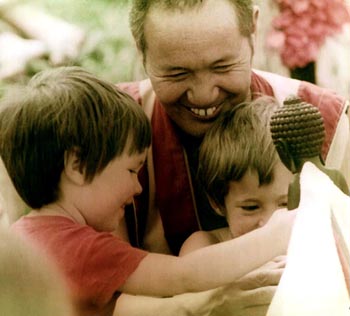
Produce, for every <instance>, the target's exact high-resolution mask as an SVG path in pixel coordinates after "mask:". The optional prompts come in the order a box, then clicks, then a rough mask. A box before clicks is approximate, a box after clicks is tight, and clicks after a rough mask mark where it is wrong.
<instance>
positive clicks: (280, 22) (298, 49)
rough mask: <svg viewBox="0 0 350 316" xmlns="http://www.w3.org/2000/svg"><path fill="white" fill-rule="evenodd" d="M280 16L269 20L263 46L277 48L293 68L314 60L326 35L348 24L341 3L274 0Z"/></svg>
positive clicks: (349, 16)
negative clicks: (268, 28) (265, 42)
mask: <svg viewBox="0 0 350 316" xmlns="http://www.w3.org/2000/svg"><path fill="white" fill-rule="evenodd" d="M275 1H276V3H277V4H278V6H279V9H280V14H279V15H278V16H277V17H275V18H274V19H273V21H272V30H271V32H270V33H269V35H268V37H267V46H268V47H270V48H273V49H277V50H278V51H279V52H280V54H281V58H282V61H283V63H284V64H285V65H286V66H287V67H289V68H291V69H293V68H295V67H304V66H305V65H307V64H308V63H309V62H312V61H315V60H316V58H317V55H318V51H319V49H320V47H321V46H322V44H323V43H324V41H325V38H326V37H327V36H329V35H333V34H335V33H336V32H339V31H341V29H342V26H343V24H344V23H347V22H350V14H349V9H348V8H347V7H346V5H345V3H344V0H275Z"/></svg>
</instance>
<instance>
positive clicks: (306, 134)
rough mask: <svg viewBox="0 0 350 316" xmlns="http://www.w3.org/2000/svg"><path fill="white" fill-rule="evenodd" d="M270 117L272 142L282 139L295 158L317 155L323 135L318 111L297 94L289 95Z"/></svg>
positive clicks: (319, 152) (321, 121)
mask: <svg viewBox="0 0 350 316" xmlns="http://www.w3.org/2000/svg"><path fill="white" fill-rule="evenodd" d="M283 105H284V106H283V107H281V108H279V109H278V110H276V111H275V113H274V114H273V116H272V117H271V121H270V127H271V134H272V138H273V141H274V143H275V144H276V143H277V142H278V141H284V143H285V144H286V145H287V147H288V150H289V152H290V154H291V155H292V156H293V157H295V158H309V157H315V156H319V155H320V154H321V148H322V144H323V141H324V137H325V130H324V125H323V119H322V116H321V113H320V111H319V110H318V108H317V107H315V106H313V105H312V104H309V103H306V102H303V101H302V100H301V99H300V98H299V97H297V96H290V97H288V98H287V99H285V101H284V102H283Z"/></svg>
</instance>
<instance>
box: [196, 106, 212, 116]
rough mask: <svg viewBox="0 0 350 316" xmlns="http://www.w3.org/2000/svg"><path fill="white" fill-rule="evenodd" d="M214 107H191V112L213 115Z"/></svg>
mask: <svg viewBox="0 0 350 316" xmlns="http://www.w3.org/2000/svg"><path fill="white" fill-rule="evenodd" d="M215 110H216V107H215V106H214V107H212V108H208V109H197V108H191V112H193V113H194V114H196V115H198V116H210V115H213V113H214V112H215Z"/></svg>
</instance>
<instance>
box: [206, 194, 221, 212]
mask: <svg viewBox="0 0 350 316" xmlns="http://www.w3.org/2000/svg"><path fill="white" fill-rule="evenodd" d="M208 200H209V204H210V206H211V207H212V208H213V210H214V211H215V213H217V214H218V215H220V216H225V214H224V212H223V209H222V207H221V206H219V205H218V204H217V203H216V202H215V201H214V200H213V199H212V198H211V197H209V196H208Z"/></svg>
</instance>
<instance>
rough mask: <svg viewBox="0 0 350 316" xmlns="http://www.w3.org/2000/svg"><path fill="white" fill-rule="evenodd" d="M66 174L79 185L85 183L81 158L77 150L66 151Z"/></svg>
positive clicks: (64, 170)
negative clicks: (81, 168)
mask: <svg viewBox="0 0 350 316" xmlns="http://www.w3.org/2000/svg"><path fill="white" fill-rule="evenodd" d="M63 172H64V174H65V175H66V177H67V178H68V179H69V180H70V181H72V182H73V183H75V184H77V185H83V184H84V183H85V175H84V172H83V171H81V170H80V159H79V157H78V155H77V150H75V149H72V150H69V151H66V152H65V153H64V169H63Z"/></svg>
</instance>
